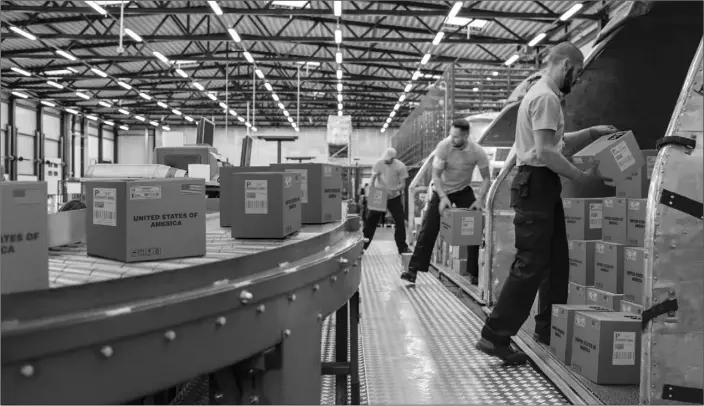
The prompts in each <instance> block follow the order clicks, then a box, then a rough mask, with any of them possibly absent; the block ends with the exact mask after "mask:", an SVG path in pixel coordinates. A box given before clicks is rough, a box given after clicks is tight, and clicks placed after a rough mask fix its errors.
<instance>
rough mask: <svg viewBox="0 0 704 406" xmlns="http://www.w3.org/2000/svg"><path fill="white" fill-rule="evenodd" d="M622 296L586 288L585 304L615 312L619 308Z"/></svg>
mask: <svg viewBox="0 0 704 406" xmlns="http://www.w3.org/2000/svg"><path fill="white" fill-rule="evenodd" d="M622 299H623V295H622V294H619V293H611V292H607V291H605V290H601V289H597V288H587V304H588V305H594V306H602V307H606V308H607V309H609V310H613V311H617V310H619V309H620V308H621V300H622Z"/></svg>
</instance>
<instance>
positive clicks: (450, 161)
mask: <svg viewBox="0 0 704 406" xmlns="http://www.w3.org/2000/svg"><path fill="white" fill-rule="evenodd" d="M433 167H434V168H437V169H442V175H441V177H440V179H441V180H442V185H443V192H445V194H448V195H449V194H450V193H454V192H457V191H460V190H462V189H464V188H466V187H467V186H470V184H471V183H472V174H474V168H475V167H478V168H479V169H485V168H489V157H487V155H486V152H484V149H483V148H482V147H481V146H480V145H479V144H477V143H476V142H474V141H472V139H469V138H468V139H467V142H465V144H464V147H462V148H455V147H454V146H453V145H452V139H451V138H450V137H447V138H445V139H444V140H442V141H440V142H439V143H438V146H437V148H435V156H434V157H433ZM435 187H437V185H435Z"/></svg>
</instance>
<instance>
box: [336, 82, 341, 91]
mask: <svg viewBox="0 0 704 406" xmlns="http://www.w3.org/2000/svg"><path fill="white" fill-rule="evenodd" d="M337 91H338V92H341V91H342V83H338V84H337Z"/></svg>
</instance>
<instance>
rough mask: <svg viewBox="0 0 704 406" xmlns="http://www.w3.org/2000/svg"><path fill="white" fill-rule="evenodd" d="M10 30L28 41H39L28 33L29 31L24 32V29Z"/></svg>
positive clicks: (13, 28)
mask: <svg viewBox="0 0 704 406" xmlns="http://www.w3.org/2000/svg"><path fill="white" fill-rule="evenodd" d="M10 29H11V30H12V31H14V32H16V33H18V34H20V35H21V36H23V37H25V38H27V39H30V40H32V41H36V40H37V37H35V36H34V35H32V34H30V33H28V32H27V31H25V30H23V29H21V28H18V27H10Z"/></svg>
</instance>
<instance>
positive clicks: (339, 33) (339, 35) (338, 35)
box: [335, 28, 342, 44]
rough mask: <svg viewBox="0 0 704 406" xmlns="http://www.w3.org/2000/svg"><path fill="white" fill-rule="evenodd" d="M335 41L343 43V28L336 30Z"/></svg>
mask: <svg viewBox="0 0 704 406" xmlns="http://www.w3.org/2000/svg"><path fill="white" fill-rule="evenodd" d="M335 43H336V44H342V30H340V29H339V28H337V29H336V30H335Z"/></svg>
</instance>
